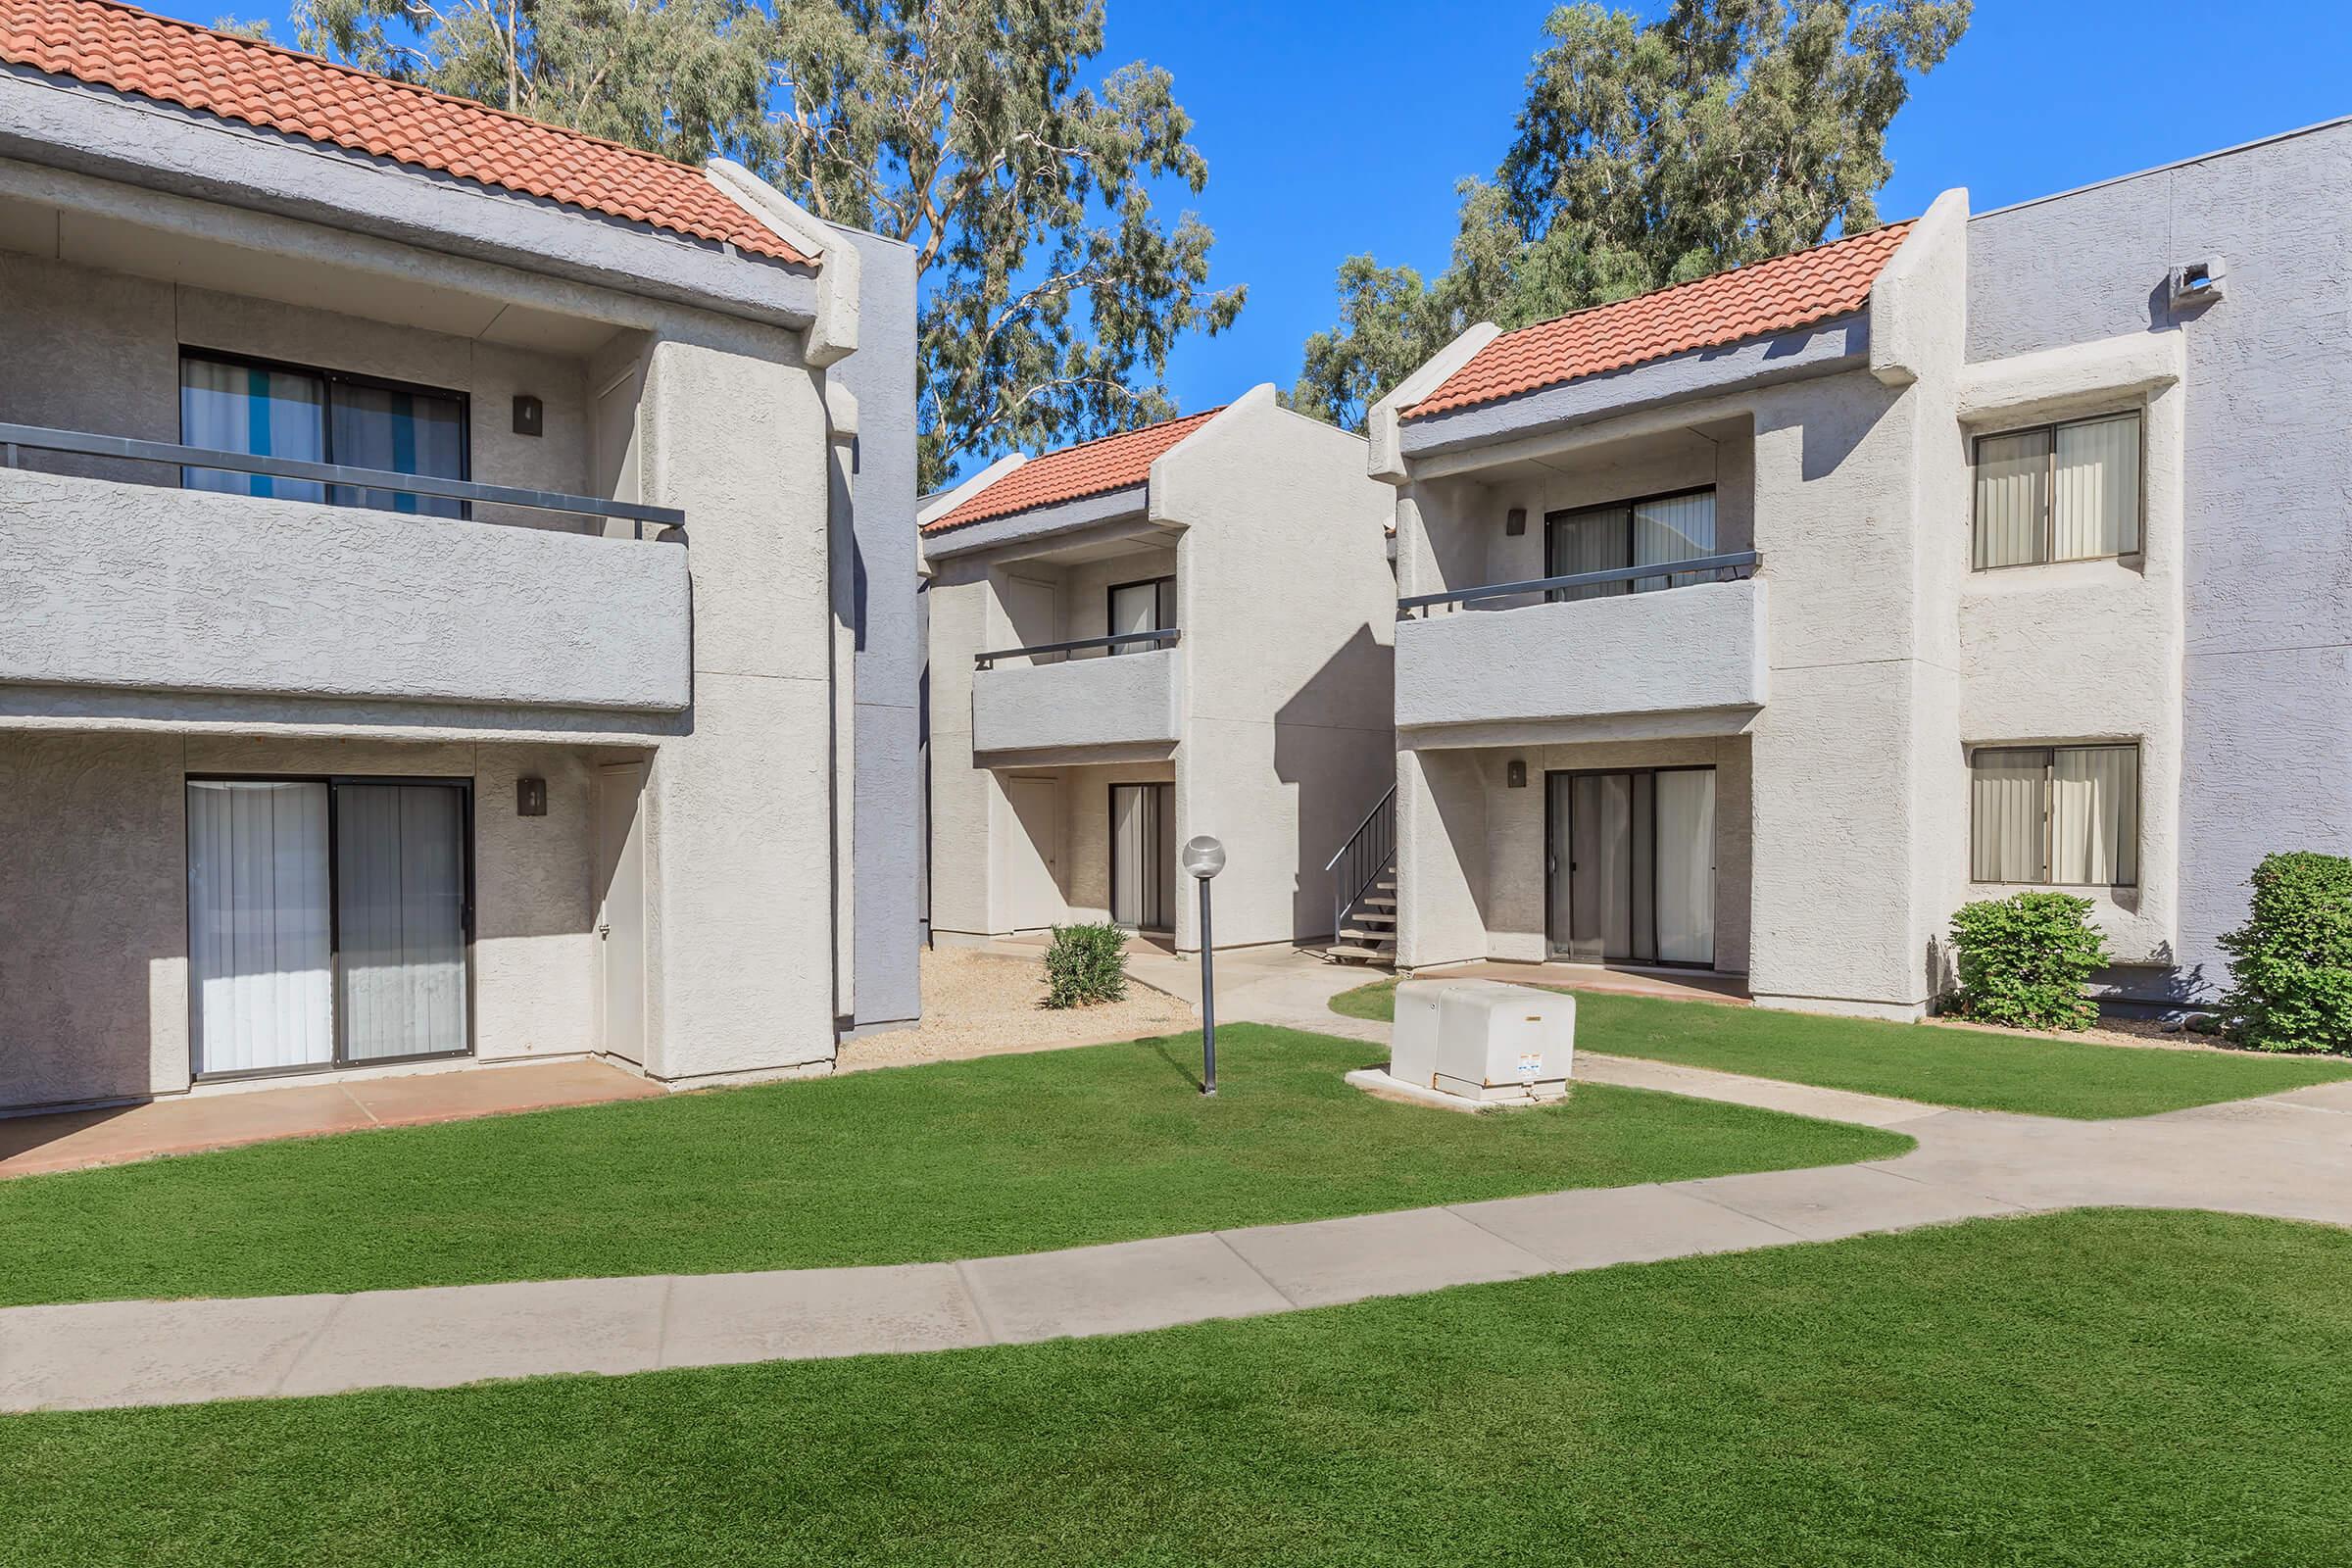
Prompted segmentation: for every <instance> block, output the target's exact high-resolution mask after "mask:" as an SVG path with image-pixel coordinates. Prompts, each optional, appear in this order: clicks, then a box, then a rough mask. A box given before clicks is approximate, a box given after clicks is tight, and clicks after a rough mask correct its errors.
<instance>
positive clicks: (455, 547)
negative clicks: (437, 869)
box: [0, 469, 692, 713]
mask: <svg viewBox="0 0 2352 1568" xmlns="http://www.w3.org/2000/svg"><path fill="white" fill-rule="evenodd" d="M0 626H5V627H6V628H7V635H6V636H0V684H6V685H21V686H38V687H43V688H50V689H56V690H59V691H63V692H73V691H76V690H80V691H108V692H115V693H123V692H144V693H231V694H238V695H243V696H261V697H282V698H291V699H338V700H344V701H349V700H353V699H359V700H380V701H384V702H399V703H458V704H497V705H502V706H515V707H524V708H532V709H539V710H557V711H561V710H579V711H638V712H669V713H674V712H680V711H684V710H685V709H686V707H687V706H688V704H689V702H690V701H691V700H692V685H691V635H692V634H691V617H690V613H689V590H688V582H687V571H686V550H685V548H684V547H682V546H679V545H676V544H664V543H660V542H655V541H642V542H641V541H638V540H633V539H606V538H601V537H594V536H588V535H582V534H574V533H561V532H554V531H549V530H543V529H537V528H526V527H515V526H506V525H500V524H494V523H487V522H470V521H460V520H456V519H453V518H445V517H427V516H417V515H409V514H402V513H389V512H370V511H365V510H362V509H358V508H341V507H327V506H320V505H317V504H315V503H308V502H297V501H276V500H269V499H264V498H258V497H251V496H238V495H223V494H218V493H214V492H209V491H198V490H179V489H173V488H167V487H163V486H157V485H143V484H130V483H121V482H116V481H111V480H104V479H82V478H66V477H60V476H57V475H53V474H45V473H33V472H27V471H24V470H20V469H6V470H0Z"/></svg>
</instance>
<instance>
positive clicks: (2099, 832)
mask: <svg viewBox="0 0 2352 1568" xmlns="http://www.w3.org/2000/svg"><path fill="white" fill-rule="evenodd" d="M2050 790H2051V799H2050V853H2051V857H2052V858H2053V860H2054V861H2055V862H2056V863H2055V864H2054V865H2052V867H2051V868H2050V880H2051V881H2053V882H2055V883H2058V884H2060V885H2062V886H2068V887H2129V886H2131V884H2133V883H2136V882H2137V881H2138V880H2139V750H2138V748H2136V747H2131V746H2062V747H2059V748H2058V749H2057V751H2056V752H2054V753H2053V754H2052V758H2051V763H2050Z"/></svg>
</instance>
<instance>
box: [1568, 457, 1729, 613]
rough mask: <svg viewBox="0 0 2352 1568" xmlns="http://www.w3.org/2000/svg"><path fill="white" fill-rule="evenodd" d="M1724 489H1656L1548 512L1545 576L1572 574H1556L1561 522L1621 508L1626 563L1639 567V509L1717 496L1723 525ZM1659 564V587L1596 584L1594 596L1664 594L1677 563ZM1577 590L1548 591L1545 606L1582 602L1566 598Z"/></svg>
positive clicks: (1635, 582)
mask: <svg viewBox="0 0 2352 1568" xmlns="http://www.w3.org/2000/svg"><path fill="white" fill-rule="evenodd" d="M1722 488H1723V487H1722V486H1721V485H1719V484H1714V483H1708V484H1687V485H1683V486H1681V487H1680V488H1678V489H1673V490H1656V491H1652V492H1650V493H1648V494H1646V495H1638V496H1620V497H1618V498H1617V499H1616V500H1614V501H1594V502H1590V503H1588V504H1587V505H1584V506H1581V507H1561V508H1558V509H1555V510H1553V511H1550V512H1546V513H1544V576H1546V577H1565V576H1569V575H1571V573H1568V572H1559V571H1553V570H1552V569H1551V561H1552V541H1553V531H1554V529H1555V528H1556V526H1557V525H1558V524H1560V523H1563V522H1568V521H1571V520H1573V519H1575V518H1577V517H1584V516H1590V515H1593V513H1596V512H1615V511H1617V510H1618V509H1619V508H1623V509H1624V511H1625V564H1626V565H1627V566H1628V567H1632V566H1635V565H1638V564H1639V563H1638V562H1636V561H1635V560H1634V541H1635V540H1636V539H1637V538H1638V537H1639V536H1640V535H1639V528H1640V519H1639V518H1637V517H1636V516H1635V513H1636V512H1637V511H1638V510H1639V509H1641V508H1642V507H1645V506H1648V505H1649V504H1650V503H1652V502H1655V501H1682V500H1685V499H1687V498H1689V497H1691V496H1715V497H1716V508H1715V520H1716V521H1717V523H1718V524H1720V523H1721V522H1722V520H1723V508H1722V497H1721V494H1720V492H1721V490H1722ZM1715 548H1716V551H1717V552H1720V551H1721V550H1722V548H1723V541H1722V540H1721V539H1720V538H1718V539H1717V540H1716V544H1715ZM1657 564H1658V565H1659V566H1661V567H1663V568H1666V569H1663V570H1661V571H1659V572H1658V574H1657V575H1658V577H1659V578H1660V579H1662V580H1661V581H1659V583H1658V586H1657V587H1655V588H1643V587H1641V586H1639V584H1641V583H1643V582H1647V581H1649V580H1650V579H1649V578H1646V577H1629V578H1627V579H1626V580H1625V582H1624V583H1623V585H1622V587H1621V588H1620V585H1618V584H1614V583H1596V584H1594V585H1593V586H1595V587H1597V588H1599V589H1600V590H1601V591H1600V592H1599V593H1597V594H1594V595H1593V598H1595V599H1630V598H1632V597H1633V596H1634V595H1635V594H1655V593H1664V592H1666V591H1667V590H1669V589H1671V588H1673V587H1674V586H1675V582H1674V578H1675V576H1676V575H1677V573H1676V572H1675V571H1674V570H1673V569H1672V567H1673V563H1672V562H1659V563H1657ZM1613 590H1614V591H1613ZM1575 591H1576V590H1574V589H1569V588H1549V589H1545V590H1544V603H1545V604H1552V605H1559V604H1572V603H1581V601H1575V600H1570V599H1568V598H1567V597H1566V596H1567V595H1568V594H1570V593H1573V592H1575Z"/></svg>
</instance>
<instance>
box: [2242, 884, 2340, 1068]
mask: <svg viewBox="0 0 2352 1568" xmlns="http://www.w3.org/2000/svg"><path fill="white" fill-rule="evenodd" d="M2252 881H2253V884H2254V901H2253V904H2252V906H2251V907H2249V908H2248V909H2247V911H2246V923H2245V924H2244V925H2243V926H2242V927H2240V928H2239V929H2237V930H2235V931H2232V932H2230V933H2229V935H2228V936H2226V937H2224V938H2222V948H2223V951H2225V952H2227V953H2228V954H2229V996H2228V997H2226V998H2225V999H2224V1000H2223V1003H2222V1009H2223V1013H2224V1015H2225V1016H2227V1017H2229V1019H2230V1020H2231V1027H2230V1033H2231V1035H2232V1036H2233V1037H2234V1038H2235V1039H2237V1040H2238V1041H2239V1042H2241V1043H2242V1044H2245V1045H2249V1046H2253V1047H2256V1048H2257V1049H2259V1050H2263V1051H2334V1052H2352V860H2348V859H2346V858H2343V857H2342V856H2340V855H2316V854H2312V853H2310V852H2308V851H2298V852H2296V853H2293V854H2289V855H2266V856H2264V857H2263V860H2262V863H2261V864H2260V865H2258V866H2256V867H2255V868H2254V875H2253V877H2252Z"/></svg>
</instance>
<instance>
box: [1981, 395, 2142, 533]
mask: <svg viewBox="0 0 2352 1568" xmlns="http://www.w3.org/2000/svg"><path fill="white" fill-rule="evenodd" d="M2139 444H2140V419H2139V416H2138V415H2137V414H2136V413H2134V414H2117V415H2108V416H2105V417H2100V418H2096V419H2076V420H2073V421H2070V422H2068V423H2065V424H2052V425H2044V426H2041V427H2040V428H2038V429H2033V430H2012V431H2009V432H2006V433H2004V434H2001V435H1988V436H1980V437H1979V438H1978V440H1977V500H1976V553H1975V564H1976V568H1977V569H1978V570H1979V571H1985V570H1989V569H1991V568H1993V567H1996V566H2026V565H2033V564H2037V563H2041V562H2051V561H2097V560H2102V559H2105V558H2107V557H2111V556H2129V555H2134V554H2136V553H2137V552H2138V550H2139Z"/></svg>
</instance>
